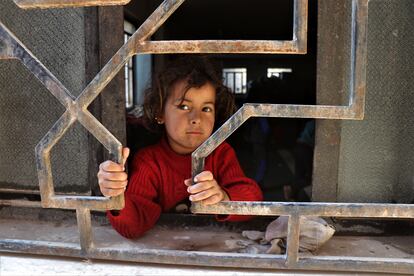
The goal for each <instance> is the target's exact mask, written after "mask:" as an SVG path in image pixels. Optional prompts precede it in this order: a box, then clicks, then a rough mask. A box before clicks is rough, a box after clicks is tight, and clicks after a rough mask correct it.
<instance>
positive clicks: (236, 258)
mask: <svg viewBox="0 0 414 276" xmlns="http://www.w3.org/2000/svg"><path fill="white" fill-rule="evenodd" d="M0 251H2V252H15V253H24V254H41V255H54V256H67V257H82V258H91V259H102V260H112V261H113V260H115V261H117V260H119V261H131V262H141V263H142V262H144V263H159V264H173V265H200V266H213V267H233V268H255V269H257V268H260V269H287V268H289V269H301V270H328V271H364V272H381V273H405V274H408V275H413V274H414V260H413V259H402V258H370V257H348V256H335V257H330V256H329V257H325V256H321V257H319V256H311V257H308V256H306V257H301V256H299V260H298V261H297V262H296V263H294V264H293V265H292V266H290V265H287V263H286V260H287V259H286V255H270V254H241V253H219V252H202V251H201V252H200V251H182V250H163V249H145V248H136V249H135V248H131V249H123V248H115V247H112V248H91V249H90V250H89V252H88V253H86V254H84V253H83V252H82V250H81V248H80V247H79V245H76V244H71V243H59V242H44V241H28V240H0Z"/></svg>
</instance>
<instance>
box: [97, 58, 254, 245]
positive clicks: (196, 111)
mask: <svg viewBox="0 0 414 276" xmlns="http://www.w3.org/2000/svg"><path fill="white" fill-rule="evenodd" d="M233 111H234V99H233V95H232V93H231V91H229V89H228V88H227V87H225V86H224V85H223V84H222V81H221V79H220V77H219V76H218V75H217V74H216V71H215V70H214V68H213V66H212V65H211V64H209V63H208V62H207V60H206V59H205V58H202V57H191V56H190V57H188V56H187V57H186V58H179V59H177V60H176V61H175V62H174V63H173V64H171V65H170V66H168V67H167V69H166V70H165V71H164V72H161V73H160V74H159V75H158V76H157V77H156V78H155V79H154V82H153V86H152V88H151V89H149V90H147V92H146V95H145V100H144V123H145V125H146V126H147V127H149V128H150V129H153V130H160V131H163V132H164V135H163V138H162V139H161V141H160V142H159V143H158V144H156V145H153V146H149V147H146V148H144V149H142V150H140V151H139V152H138V153H137V154H136V155H135V156H134V159H133V163H132V164H131V172H130V179H129V181H128V180H127V178H128V176H127V174H126V173H125V168H124V166H125V162H126V159H127V157H128V155H129V149H128V148H124V149H123V157H124V161H123V164H117V163H114V162H112V161H105V162H103V163H102V164H101V165H100V168H99V173H98V180H99V187H100V190H101V192H102V194H103V195H105V196H116V195H119V194H121V193H123V192H124V191H125V190H126V191H125V207H124V209H122V210H121V211H119V212H114V211H108V213H107V215H108V218H109V220H110V222H111V224H112V226H113V227H114V228H115V229H116V230H117V231H118V232H119V233H120V234H121V235H123V236H124V237H127V238H137V237H139V236H141V235H142V234H144V233H145V232H146V231H147V230H149V229H150V228H152V227H153V226H154V224H155V223H156V222H157V220H158V218H159V216H160V214H161V212H163V211H168V210H170V209H172V208H174V207H175V206H176V205H177V204H178V203H180V202H182V201H183V200H185V199H187V198H188V199H189V200H190V201H193V202H201V203H202V204H206V205H209V204H216V203H218V202H220V201H223V200H232V201H260V200H262V192H261V190H260V188H259V186H258V185H257V184H256V183H255V182H254V181H253V180H252V179H249V178H247V177H246V176H245V175H244V173H243V171H242V170H241V168H240V165H239V163H238V160H237V158H236V154H235V152H234V150H233V149H232V148H231V147H230V145H229V144H227V143H222V144H221V145H220V146H219V147H218V148H216V150H214V152H213V153H212V154H211V155H210V156H208V157H207V158H206V160H205V169H206V170H205V171H203V172H201V173H200V174H198V175H197V176H195V177H194V184H193V183H192V180H191V153H192V152H193V151H194V150H195V149H197V147H198V146H200V145H201V144H202V143H203V142H204V141H205V140H206V139H207V138H208V137H209V136H210V135H211V134H212V132H213V129H214V126H215V124H216V123H222V122H224V121H225V119H227V118H228V117H229V116H230V115H231V113H232V112H233ZM127 184H128V185H127ZM192 184H193V185H192ZM216 218H217V219H218V220H221V221H225V220H228V221H241V220H246V219H248V218H249V217H248V216H234V215H229V216H223V215H221V216H216Z"/></svg>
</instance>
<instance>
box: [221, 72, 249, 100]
mask: <svg viewBox="0 0 414 276" xmlns="http://www.w3.org/2000/svg"><path fill="white" fill-rule="evenodd" d="M223 79H224V83H225V84H226V85H227V86H228V87H229V88H230V89H231V91H233V93H235V94H245V93H246V92H247V69H246V68H225V69H223Z"/></svg>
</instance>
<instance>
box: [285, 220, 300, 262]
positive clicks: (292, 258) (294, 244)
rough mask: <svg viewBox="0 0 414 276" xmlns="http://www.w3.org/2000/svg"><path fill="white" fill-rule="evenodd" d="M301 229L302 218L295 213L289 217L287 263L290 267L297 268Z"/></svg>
mask: <svg viewBox="0 0 414 276" xmlns="http://www.w3.org/2000/svg"><path fill="white" fill-rule="evenodd" d="M299 228H300V216H299V215H298V214H296V213H294V214H292V215H291V216H290V217H289V224H288V234H287V241H286V244H287V248H286V263H287V266H288V267H293V266H295V264H296V263H297V262H298V260H299V233H300V232H299Z"/></svg>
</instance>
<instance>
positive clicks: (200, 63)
mask: <svg viewBox="0 0 414 276" xmlns="http://www.w3.org/2000/svg"><path fill="white" fill-rule="evenodd" d="M181 80H185V81H186V82H187V86H186V89H185V92H184V93H186V92H187V91H188V90H189V89H190V88H193V87H194V88H200V87H202V86H203V85H205V84H206V83H210V84H211V85H213V87H214V88H215V89H216V104H215V108H216V113H215V127H217V126H219V125H221V124H222V123H224V122H225V121H226V120H227V119H228V118H229V117H230V116H231V115H232V114H233V113H234V111H235V109H236V107H235V103H234V95H233V93H232V92H231V90H230V89H229V88H228V87H227V86H225V85H224V84H223V81H222V79H221V74H218V72H217V70H216V69H215V67H214V66H213V64H212V63H211V62H210V61H209V60H208V58H207V57H205V56H195V55H184V56H180V57H178V58H176V59H175V60H173V61H172V62H171V63H170V64H169V65H168V66H166V69H164V70H163V71H161V72H159V73H158V74H157V75H156V77H155V78H153V81H152V86H151V87H150V88H148V89H147V90H146V92H145V97H144V114H143V121H144V125H145V126H146V127H147V128H148V129H149V130H152V131H155V132H160V131H163V130H164V127H163V126H160V125H159V124H157V122H156V118H157V116H159V114H161V113H162V112H163V110H164V107H165V103H166V101H167V98H168V96H169V94H170V93H171V88H172V87H173V86H174V84H175V83H177V82H178V81H181Z"/></svg>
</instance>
